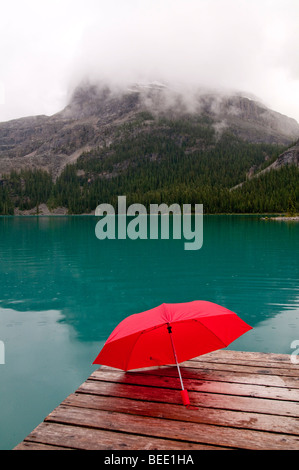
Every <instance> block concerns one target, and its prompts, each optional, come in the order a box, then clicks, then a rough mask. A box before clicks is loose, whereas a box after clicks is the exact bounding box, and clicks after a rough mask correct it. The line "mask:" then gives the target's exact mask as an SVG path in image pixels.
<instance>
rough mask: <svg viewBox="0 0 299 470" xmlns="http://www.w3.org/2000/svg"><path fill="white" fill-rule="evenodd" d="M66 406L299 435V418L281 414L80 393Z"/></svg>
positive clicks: (69, 399) (70, 398) (68, 399)
mask: <svg viewBox="0 0 299 470" xmlns="http://www.w3.org/2000/svg"><path fill="white" fill-rule="evenodd" d="M62 405H65V406H68V405H69V406H73V407H80V408H89V409H96V410H106V411H117V412H120V413H128V414H136V415H140V416H149V417H156V418H165V419H174V420H177V421H185V422H193V423H202V424H216V425H218V426H230V427H235V428H239V429H243V428H246V429H254V430H261V431H269V432H277V433H280V432H281V433H284V434H294V435H299V420H298V418H292V417H285V416H279V415H268V414H262V413H246V412H243V411H231V410H222V409H213V408H205V407H198V409H197V410H192V409H191V410H190V409H187V408H185V407H182V406H181V405H170V404H168V403H152V402H145V401H141V400H132V399H127V398H118V397H101V396H96V395H85V394H80V393H74V394H72V395H70V396H69V397H68V398H66V400H64V402H63V403H62Z"/></svg>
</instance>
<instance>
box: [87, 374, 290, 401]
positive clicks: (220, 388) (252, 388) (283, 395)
mask: <svg viewBox="0 0 299 470" xmlns="http://www.w3.org/2000/svg"><path fill="white" fill-rule="evenodd" d="M91 379H93V380H104V381H109V382H110V381H111V382H119V383H124V384H137V385H149V384H150V386H153V387H155V386H156V387H166V388H175V389H177V388H178V387H179V378H178V377H164V376H160V377H157V376H156V375H154V374H147V375H145V374H140V373H138V372H134V373H132V372H131V373H124V372H116V371H107V370H106V371H101V370H100V369H99V370H97V371H95V372H94V373H93V374H92V375H91ZM184 386H185V388H186V389H188V390H193V391H203V392H209V393H220V394H222V395H238V396H251V397H259V398H271V399H275V400H287V401H297V402H299V391H298V390H295V389H292V388H286V387H268V386H264V385H254V384H240V383H237V384H236V383H229V382H216V381H207V380H203V381H201V380H192V379H185V380H184Z"/></svg>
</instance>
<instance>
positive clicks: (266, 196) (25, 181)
mask: <svg viewBox="0 0 299 470" xmlns="http://www.w3.org/2000/svg"><path fill="white" fill-rule="evenodd" d="M126 133H127V134H126ZM283 150H284V148H283V147H279V146H277V145H270V144H251V143H248V142H245V141H242V140H241V139H238V138H237V137H235V136H233V135H231V134H229V133H223V134H222V136H221V137H220V138H217V139H216V138H215V133H214V131H213V130H212V128H211V125H210V123H209V122H207V121H198V122H196V123H194V122H188V121H178V120H176V121H174V122H171V121H170V120H168V119H161V120H160V121H159V126H156V127H155V128H151V129H150V131H145V132H142V133H135V134H134V132H132V128H130V129H129V130H128V129H127V128H124V129H123V135H122V138H121V139H117V140H116V142H115V143H114V144H113V145H111V146H109V147H104V148H96V149H93V150H92V151H91V152H85V153H83V154H82V155H81V157H80V158H79V159H78V160H77V162H76V163H74V164H70V165H67V166H66V167H65V168H64V170H63V171H62V173H61V174H60V176H59V177H58V178H57V179H56V180H55V181H53V179H52V177H51V175H50V174H49V173H48V172H46V171H43V170H39V169H34V170H21V171H19V172H17V171H12V172H11V173H10V174H9V175H6V176H5V177H2V180H1V181H0V214H2V215H10V214H13V213H14V209H15V208H16V207H18V208H19V209H20V210H27V209H32V208H34V207H38V206H39V205H40V204H42V203H45V204H47V205H48V207H49V209H50V210H51V209H54V208H56V207H66V208H67V209H68V213H69V214H82V213H90V212H92V211H93V210H94V209H95V208H96V207H97V205H99V204H101V203H103V202H105V203H110V204H112V205H114V206H115V208H116V206H117V196H119V195H125V196H127V204H128V205H130V204H132V203H141V204H143V205H145V206H146V207H148V208H149V205H150V204H151V203H158V204H160V203H162V202H164V203H166V204H168V205H170V204H172V203H174V202H175V203H179V204H184V203H189V204H192V205H194V204H196V203H198V204H199V203H202V204H203V205H204V212H205V213H211V214H214V213H271V212H279V213H280V212H287V211H289V212H290V211H292V212H299V206H298V204H299V202H298V201H299V197H298V196H299V194H298V191H299V189H298V172H299V170H298V168H297V167H295V166H286V167H283V168H281V169H280V170H272V171H268V172H266V173H264V174H263V175H260V176H259V177H253V178H250V179H249V178H248V170H249V169H252V171H254V168H256V169H258V168H260V167H261V166H265V160H266V159H267V162H269V163H270V162H271V161H273V160H274V159H275V158H277V156H278V155H279V154H280V153H281V152H282V151H283ZM243 181H244V184H242V186H240V187H238V188H236V189H233V190H232V189H231V188H233V187H234V186H236V185H238V184H239V183H241V182H243Z"/></svg>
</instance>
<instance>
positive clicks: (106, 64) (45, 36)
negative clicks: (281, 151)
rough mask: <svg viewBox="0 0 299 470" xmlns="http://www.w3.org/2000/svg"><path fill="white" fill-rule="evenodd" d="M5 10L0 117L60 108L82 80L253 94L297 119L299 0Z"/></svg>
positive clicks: (94, 2)
mask: <svg viewBox="0 0 299 470" xmlns="http://www.w3.org/2000/svg"><path fill="white" fill-rule="evenodd" d="M17 5H18V6H19V7H20V9H19V10H18V9H17V8H16V7H17ZM25 5H26V8H25ZM5 8H6V10H7V12H6V15H4V18H6V19H7V21H6V23H5V24H4V25H3V28H2V29H1V33H0V34H1V36H2V40H3V41H5V45H4V42H3V41H2V45H1V43H0V53H1V57H2V67H3V70H2V72H0V82H2V83H3V84H4V85H3V86H4V87H5V104H2V105H1V104H0V120H1V117H2V118H3V117H5V116H9V117H11V116H14V117H19V116H18V113H19V114H21V115H26V114H30V113H34V114H38V113H50V114H51V113H52V112H55V111H58V110H59V109H61V108H62V107H63V106H64V105H65V104H66V102H67V100H68V97H69V94H70V93H71V91H72V90H73V89H74V87H75V86H76V85H77V84H78V83H79V82H80V81H82V80H84V79H88V80H89V81H99V80H101V81H102V82H103V81H106V82H109V83H113V84H115V85H118V86H119V85H121V86H127V85H129V84H131V83H134V82H147V81H154V80H158V81H163V82H167V83H168V84H171V86H173V87H181V88H184V89H189V90H190V89H193V88H195V87H210V88H217V89H219V88H220V89H230V90H242V91H248V92H251V93H254V94H255V95H257V96H259V97H260V98H261V99H262V100H264V101H265V102H266V104H267V105H268V106H270V107H272V108H273V109H275V110H277V111H280V112H282V113H284V114H288V115H289V116H291V117H295V118H296V119H297V120H299V112H298V109H297V103H298V100H299V66H298V44H299V34H298V27H297V25H296V19H297V18H298V14H299V2H298V0H250V2H249V1H247V0H171V1H170V0H159V1H158V0H153V1H151V2H149V1H147V0H138V1H137V0H127V1H125V2H124V1H123V0H111V1H110V2H104V1H103V0H86V1H85V2H84V5H83V4H82V2H79V0H73V1H70V0H62V1H57V0H54V1H53V0H52V1H49V0H43V2H38V1H37V0H28V1H26V2H22V1H21V0H11V2H9V3H8V4H7V6H6V7H5ZM16 12H19V13H17V15H16ZM11 25H13V26H11ZM2 120H3V119H2Z"/></svg>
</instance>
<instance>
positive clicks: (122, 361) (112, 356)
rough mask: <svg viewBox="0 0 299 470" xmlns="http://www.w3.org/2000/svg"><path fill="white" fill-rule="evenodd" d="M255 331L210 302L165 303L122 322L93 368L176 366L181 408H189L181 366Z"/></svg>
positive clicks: (130, 368) (123, 368)
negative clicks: (187, 406)
mask: <svg viewBox="0 0 299 470" xmlns="http://www.w3.org/2000/svg"><path fill="white" fill-rule="evenodd" d="M251 328H252V327H251V326H249V325H247V324H246V323H245V322H244V321H243V320H241V318H239V317H238V315H236V313H234V312H232V311H230V310H228V309H226V308H224V307H221V306H220V305H217V304H214V303H212V302H207V301H200V300H196V301H193V302H187V303H178V304H162V305H159V306H158V307H155V308H153V309H151V310H147V311H145V312H142V313H137V314H134V315H130V316H129V317H127V318H125V319H124V320H123V321H122V322H120V323H119V324H118V325H117V327H116V328H115V329H114V330H113V332H112V333H111V335H110V336H109V338H108V339H107V341H106V343H105V345H104V347H103V349H102V350H101V352H100V353H99V355H98V356H97V357H96V359H95V360H94V362H93V364H101V365H107V366H111V367H115V368H117V369H122V370H125V371H128V370H132V369H140V368H143V367H152V366H161V365H166V364H174V363H175V364H176V366H177V369H178V373H179V377H180V382H181V387H182V390H181V394H182V398H183V403H184V404H185V405H188V404H190V401H189V397H188V392H187V390H185V389H184V384H183V380H182V376H181V372H180V367H179V363H180V362H183V361H187V360H188V359H191V358H193V357H196V356H199V355H201V354H206V353H208V352H211V351H214V350H216V349H221V348H224V347H226V346H228V345H229V344H230V343H231V342H232V341H234V340H235V339H236V338H238V337H239V336H241V335H242V334H244V333H246V332H247V331H249V330H250V329H251Z"/></svg>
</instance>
